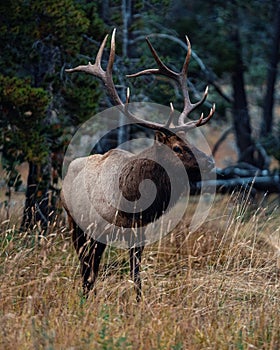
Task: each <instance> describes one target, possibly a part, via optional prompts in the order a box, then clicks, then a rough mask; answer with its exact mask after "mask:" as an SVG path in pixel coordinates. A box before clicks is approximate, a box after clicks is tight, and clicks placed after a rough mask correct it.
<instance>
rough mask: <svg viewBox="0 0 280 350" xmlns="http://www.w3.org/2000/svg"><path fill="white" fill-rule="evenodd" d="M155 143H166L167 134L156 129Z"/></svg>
mask: <svg viewBox="0 0 280 350" xmlns="http://www.w3.org/2000/svg"><path fill="white" fill-rule="evenodd" d="M155 143H157V144H158V145H161V144H163V143H166V135H165V134H164V133H163V132H161V131H156V132H155Z"/></svg>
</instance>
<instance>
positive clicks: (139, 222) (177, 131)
mask: <svg viewBox="0 0 280 350" xmlns="http://www.w3.org/2000/svg"><path fill="white" fill-rule="evenodd" d="M107 38H108V35H107V36H106V37H105V38H104V40H103V42H102V44H101V46H100V48H99V51H98V53H97V56H96V60H95V63H94V64H91V63H90V62H89V63H88V64H87V65H80V66H77V67H76V68H72V69H67V72H70V73H72V72H85V73H88V74H91V75H93V76H95V77H97V78H99V79H101V81H102V82H103V84H104V86H105V88H106V90H107V93H108V95H109V97H110V98H111V100H112V101H113V103H114V104H115V105H116V106H118V108H119V109H120V110H121V112H122V113H123V114H125V115H126V117H127V118H128V119H129V120H130V121H131V122H133V123H136V124H138V125H141V126H142V127H146V128H149V129H152V130H153V131H154V132H155V133H154V142H153V145H152V146H151V147H149V148H147V149H145V150H144V151H142V152H141V153H139V154H137V155H134V154H132V153H130V152H128V151H124V150H120V149H113V150H110V151H108V152H107V153H105V154H104V155H100V154H95V155H91V156H88V157H82V158H77V159H75V160H73V161H72V162H71V163H70V165H69V168H68V170H67V174H66V176H65V178H64V181H63V186H62V203H63V206H64V208H65V209H66V212H67V214H68V219H69V225H70V227H71V229H72V239H73V243H74V247H75V250H76V252H77V254H78V256H79V260H80V263H81V274H82V278H83V290H84V293H85V294H86V295H87V294H88V293H89V291H90V290H91V289H92V288H93V286H94V283H95V281H96V278H97V275H98V270H99V265H100V261H101V257H102V254H103V252H104V250H105V248H106V241H104V240H100V239H98V235H97V234H96V231H98V230H104V231H105V232H106V229H107V230H108V225H107V228H106V227H104V226H102V225H101V224H100V222H99V221H100V218H103V219H105V221H106V222H107V223H109V224H111V226H116V227H118V228H121V229H123V230H124V231H125V229H127V228H131V229H133V228H145V227H146V225H148V224H149V223H151V222H154V221H155V220H157V219H159V218H160V217H161V216H162V214H163V213H164V212H165V210H167V208H168V205H169V206H170V204H171V205H174V204H175V203H176V202H177V201H178V199H179V197H180V195H181V193H182V192H183V190H184V188H185V186H187V184H184V183H181V182H180V181H181V179H180V178H176V168H177V166H178V163H181V164H183V167H184V169H185V171H186V172H187V174H188V177H189V179H190V180H196V179H197V177H199V175H200V170H201V169H202V170H205V171H207V172H208V171H210V170H212V169H213V168H214V162H213V160H212V158H211V157H210V156H208V155H206V154H205V153H203V152H201V151H200V150H198V149H197V148H196V147H194V146H193V145H191V144H190V143H189V142H188V141H187V140H186V138H185V133H186V132H187V131H188V130H190V129H193V128H195V127H200V126H202V125H205V124H206V123H207V122H208V121H209V120H210V119H211V117H212V116H213V114H214V112H215V105H213V107H212V108H211V109H210V112H209V114H208V116H207V117H204V115H203V114H201V116H200V118H199V119H198V120H196V121H188V122H187V121H186V118H187V116H188V115H189V114H190V113H191V112H192V111H193V110H194V109H196V108H197V107H198V106H200V105H202V104H203V102H204V101H205V99H206V97H207V94H208V89H207V88H206V90H205V92H204V94H203V96H202V98H201V100H200V101H198V102H196V103H191V101H190V98H189V93H188V89H187V70H188V65H189V61H190V57H191V45H190V42H189V39H188V38H187V37H186V41H187V44H188V52H187V55H186V58H185V62H184V64H183V68H182V70H181V72H180V73H177V72H175V71H172V70H171V69H170V68H168V67H167V66H166V65H165V64H164V63H163V62H162V61H161V59H160V58H159V56H158V54H157V52H156V51H155V49H154V48H153V46H152V44H151V43H150V41H149V39H148V38H146V40H147V43H148V45H149V48H150V50H151V53H152V55H153V57H154V59H155V61H156V63H157V66H158V68H155V69H146V70H143V71H140V72H138V73H135V74H132V75H130V76H129V77H139V76H141V75H146V74H154V75H161V76H164V77H166V78H168V79H171V80H173V81H174V82H176V83H177V84H178V86H179V88H180V89H181V91H182V94H183V98H184V108H183V111H182V112H181V114H180V115H179V118H178V119H176V120H177V123H176V125H174V119H175V118H174V113H172V112H171V113H170V114H169V116H168V117H167V119H168V120H167V122H166V123H165V124H160V123H156V122H151V121H147V120H144V119H142V118H140V117H138V116H136V115H135V113H132V112H131V111H129V90H128V93H127V98H126V101H125V102H123V101H122V100H121V98H120V96H119V94H118V92H117V90H116V87H115V85H114V82H113V77H112V70H113V64H114V58H115V30H114V31H113V33H112V38H111V47H110V54H109V59H108V64H107V68H106V70H103V68H102V67H101V59H102V55H103V51H104V48H105V45H106V42H107ZM163 146H165V147H163ZM166 147H168V149H169V150H170V152H166V151H165V149H166ZM151 156H152V157H151ZM163 159H164V161H165V163H166V164H169V165H170V168H171V169H173V175H174V178H175V181H177V185H178V186H177V188H179V191H177V192H176V194H175V197H174V196H173V198H172V199H171V186H170V179H169V176H168V174H167V173H166V172H165V170H164V169H163V168H162V167H161V166H160V164H159V163H160V162H161V160H163ZM198 159H199V162H198ZM157 160H159V162H157ZM199 164H200V166H199ZM201 164H202V166H201ZM200 168H201V169H200ZM147 179H149V180H151V181H152V182H153V183H154V184H155V186H156V195H155V199H154V200H153V202H152V204H151V205H150V206H149V207H148V208H145V209H143V210H141V208H138V211H137V212H133V213H131V212H128V211H126V210H121V209H118V208H116V207H115V206H114V205H112V203H111V202H110V200H108V198H107V197H110V195H112V192H114V191H115V189H116V188H117V189H118V190H119V191H120V193H121V195H122V198H125V200H127V201H129V202H130V203H136V202H137V201H138V200H139V198H140V197H141V195H143V193H140V190H139V186H141V183H142V181H143V180H147ZM101 183H102V184H103V185H102V186H101V185H100V184H101ZM104 184H105V188H104ZM116 186H117V187H116ZM101 187H103V188H101ZM144 192H145V189H144ZM171 200H172V203H169V202H170V201H171ZM93 226H94V230H95V231H94V232H95V234H92V231H91V228H92V227H93ZM109 226H110V225H109ZM126 239H128V238H126ZM138 243H139V242H138ZM144 245H145V242H144V241H141V243H140V244H136V243H135V244H133V242H131V241H130V243H129V253H130V274H131V279H132V280H133V281H134V284H135V290H136V294H137V300H138V301H139V300H140V299H141V295H142V292H141V279H140V263H141V254H142V251H143V248H144Z"/></svg>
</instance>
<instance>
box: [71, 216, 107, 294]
mask: <svg viewBox="0 0 280 350" xmlns="http://www.w3.org/2000/svg"><path fill="white" fill-rule="evenodd" d="M72 225H73V229H72V240H73V243H74V247H75V250H76V252H77V254H78V257H79V260H80V264H81V274H82V278H83V292H84V295H85V296H86V297H87V296H88V294H89V292H90V291H91V290H92V289H93V287H94V283H95V281H96V278H97V275H98V270H99V265H100V261H101V257H102V254H103V252H104V250H105V248H106V245H105V244H103V243H100V242H97V241H95V240H94V239H93V238H89V237H87V236H86V235H85V233H84V232H83V230H81V229H80V227H79V226H78V225H77V224H76V223H74V222H73V223H72Z"/></svg>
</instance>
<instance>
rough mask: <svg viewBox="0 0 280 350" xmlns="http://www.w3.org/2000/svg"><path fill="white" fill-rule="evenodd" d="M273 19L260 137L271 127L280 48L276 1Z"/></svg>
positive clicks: (279, 14)
mask: <svg viewBox="0 0 280 350" xmlns="http://www.w3.org/2000/svg"><path fill="white" fill-rule="evenodd" d="M276 6H277V8H276V9H275V18H274V23H273V37H272V43H271V53H270V60H269V64H268V71H267V84H266V94H265V98H264V104H263V122H262V128H261V136H267V135H268V134H269V133H270V132H271V130H272V125H273V105H274V90H275V82H276V77H277V65H278V61H279V47H280V4H279V1H276Z"/></svg>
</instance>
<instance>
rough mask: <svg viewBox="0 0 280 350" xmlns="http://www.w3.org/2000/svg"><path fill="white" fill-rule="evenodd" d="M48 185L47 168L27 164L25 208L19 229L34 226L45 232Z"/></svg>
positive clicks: (30, 163)
mask: <svg viewBox="0 0 280 350" xmlns="http://www.w3.org/2000/svg"><path fill="white" fill-rule="evenodd" d="M49 183H50V171H49V166H48V165H47V164H46V165H45V166H44V167H43V166H42V165H39V164H35V163H33V162H29V173H28V179H27V189H26V194H25V206H24V211H23V219H22V223H21V229H22V230H27V229H32V228H33V227H34V225H35V224H37V225H39V227H40V228H42V229H43V230H46V229H47V227H48V219H49V197H48V188H49V187H48V186H49Z"/></svg>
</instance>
